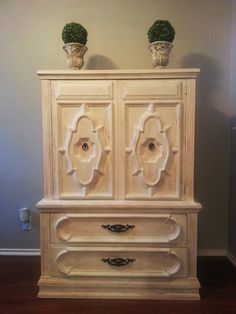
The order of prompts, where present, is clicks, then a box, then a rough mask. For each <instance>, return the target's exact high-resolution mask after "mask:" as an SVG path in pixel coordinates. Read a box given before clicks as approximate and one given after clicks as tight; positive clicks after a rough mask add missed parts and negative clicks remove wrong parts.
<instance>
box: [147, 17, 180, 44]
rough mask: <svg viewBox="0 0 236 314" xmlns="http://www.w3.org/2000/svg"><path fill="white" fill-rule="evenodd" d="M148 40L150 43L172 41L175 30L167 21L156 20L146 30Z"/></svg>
mask: <svg viewBox="0 0 236 314" xmlns="http://www.w3.org/2000/svg"><path fill="white" fill-rule="evenodd" d="M147 34H148V40H149V42H150V43H152V42H154V41H169V42H172V41H173V40H174V38H175V30H174V28H173V27H172V25H171V24H170V22H169V21H165V20H157V21H155V22H154V23H153V25H152V26H151V27H150V28H149V30H148V33H147Z"/></svg>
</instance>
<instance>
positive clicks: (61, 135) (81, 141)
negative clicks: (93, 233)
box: [52, 81, 114, 199]
mask: <svg viewBox="0 0 236 314" xmlns="http://www.w3.org/2000/svg"><path fill="white" fill-rule="evenodd" d="M113 93H114V91H113V82H112V81H58V82H54V83H53V84H52V94H53V96H52V125H53V131H52V132H53V155H54V156H53V171H54V183H55V185H54V198H56V199H57V198H59V199H79V198H104V199H106V198H112V196H113V169H112V168H113V166H112V145H113V144H112V142H113V105H114V104H113Z"/></svg>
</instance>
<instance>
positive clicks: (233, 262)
mask: <svg viewBox="0 0 236 314" xmlns="http://www.w3.org/2000/svg"><path fill="white" fill-rule="evenodd" d="M226 256H227V258H228V260H229V261H230V262H231V263H232V264H233V265H234V266H235V267H236V257H235V256H234V255H233V254H231V253H230V252H229V251H228V252H227V254H226Z"/></svg>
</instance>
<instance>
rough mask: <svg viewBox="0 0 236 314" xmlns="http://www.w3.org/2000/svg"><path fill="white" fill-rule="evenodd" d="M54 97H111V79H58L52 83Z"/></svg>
mask: <svg viewBox="0 0 236 314" xmlns="http://www.w3.org/2000/svg"><path fill="white" fill-rule="evenodd" d="M54 84H55V85H54V95H55V98H56V99H58V100H60V99H74V98H77V99H78V98H79V99H84V98H85V99H87V98H89V99H112V98H113V93H114V92H113V82H112V81H102V80H101V81H60V82H56V83H54Z"/></svg>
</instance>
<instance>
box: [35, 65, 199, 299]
mask: <svg viewBox="0 0 236 314" xmlns="http://www.w3.org/2000/svg"><path fill="white" fill-rule="evenodd" d="M198 72H199V71H198V70H197V69H178V70H158V71H156V70H115V71H105V70H104V71H39V72H38V74H39V76H40V78H41V80H42V95H43V97H42V100H43V127H44V178H45V182H44V186H45V197H44V199H43V200H42V201H40V202H39V203H38V204H37V206H38V208H39V209H40V217H41V222H40V223H41V253H42V255H41V264H42V273H41V278H40V281H39V287H40V291H39V296H40V297H81V298H84V297H86V298H145V299H197V298H199V293H198V289H199V283H198V280H197V278H196V250H197V214H198V211H199V210H200V208H201V206H200V204H199V203H197V202H195V201H194V197H193V176H194V173H193V170H194V119H195V118H194V111H195V81H196V77H197V74H198Z"/></svg>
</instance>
